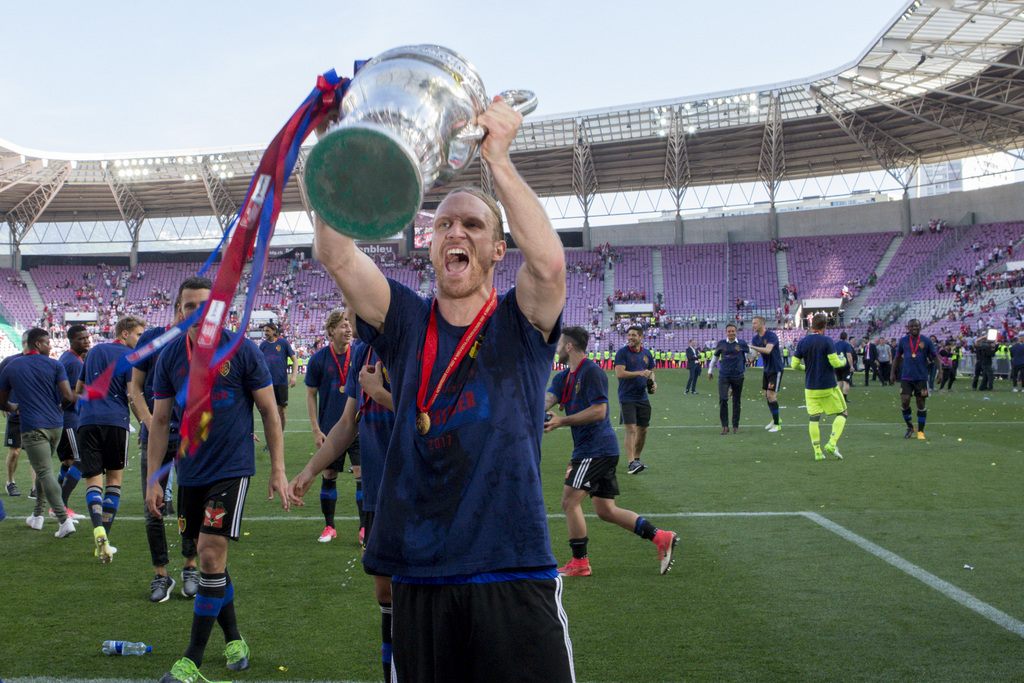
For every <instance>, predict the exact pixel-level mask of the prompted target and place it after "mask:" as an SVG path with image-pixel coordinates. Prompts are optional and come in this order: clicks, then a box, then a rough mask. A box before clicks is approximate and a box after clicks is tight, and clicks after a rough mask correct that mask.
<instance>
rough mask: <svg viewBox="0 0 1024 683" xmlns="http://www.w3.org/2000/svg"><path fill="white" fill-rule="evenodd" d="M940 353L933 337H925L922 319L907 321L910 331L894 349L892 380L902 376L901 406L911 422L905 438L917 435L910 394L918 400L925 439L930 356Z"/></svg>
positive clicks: (919, 434) (919, 428) (919, 431)
mask: <svg viewBox="0 0 1024 683" xmlns="http://www.w3.org/2000/svg"><path fill="white" fill-rule="evenodd" d="M938 353H939V351H938V349H936V348H935V345H934V344H932V340H931V339H929V338H928V337H922V336H921V322H920V321H919V320H918V319H917V318H914V319H913V320H911V321H910V322H908V323H907V334H905V335H904V336H903V337H902V338H900V341H899V343H897V344H896V351H895V352H894V356H895V357H894V358H893V364H892V374H891V375H890V377H889V381H890V382H892V383H893V384H895V383H896V378H897V377H899V378H900V407H901V408H902V409H903V421H904V422H906V423H907V433H906V434H904V435H903V438H904V439H913V438H914V425H913V424H911V422H910V397H911V396H913V397H915V398H916V399H917V438H918V439H921V440H924V438H925V436H924V425H925V422H926V421H927V420H928V408H927V401H928V359H929V358H931V357H934V356H936V355H937V354H938Z"/></svg>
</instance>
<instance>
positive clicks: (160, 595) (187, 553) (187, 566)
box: [130, 277, 213, 602]
mask: <svg viewBox="0 0 1024 683" xmlns="http://www.w3.org/2000/svg"><path fill="white" fill-rule="evenodd" d="M212 286H213V283H212V282H210V280H209V279H208V278H204V277H192V278H188V279H187V280H185V281H184V282H182V283H181V285H180V286H179V287H178V296H177V298H176V299H175V300H174V317H173V319H172V320H171V327H173V326H175V325H177V324H178V323H180V322H181V321H182V320H183V319H184V318H182V317H181V313H182V312H181V293H182V291H184V290H185V289H210V288H211V287H212ZM166 331H167V328H166V327H163V326H158V327H153V328H151V329H148V330H146V331H145V332H144V333H143V334H142V336H141V337H139V341H138V344H136V346H145V345H146V344H148V343H149V342H150V341H151V340H153V339H156V338H157V337H159V336H160V335H161V334H163V333H164V332H166ZM159 356H160V354H159V353H155V354H153V355H151V356H149V357H148V358H144V359H143V360H141V361H140V362H139V363H138V364H137V365H136V366H135V367H134V368H132V380H131V392H130V393H131V396H130V398H131V401H132V406H133V408H134V409H135V414H136V415H138V416H139V424H140V425H141V428H140V429H139V460H140V462H141V465H142V467H141V468H140V469H141V470H142V501H143V513H144V515H145V517H146V542H147V543H148V545H149V556H150V559H151V560H152V563H153V571H154V573H155V576H154V578H153V580H152V581H151V582H150V584H149V601H150V602H166V601H167V600H168V599H169V598H170V597H171V591H173V590H174V586H175V581H174V579H173V578H171V577H170V575H168V573H167V565H168V564H170V561H171V558H170V554H169V552H168V548H167V531H166V530H165V529H164V521H163V520H162V519H160V518H159V517H157V516H156V515H154V514H153V513H151V512H150V511H149V508H148V507H147V506H146V504H145V501H146V491H147V490H148V489H149V472H150V470H149V455H148V453H149V425H150V423H151V422H152V420H153V375H154V372H153V368H154V367H155V365H156V361H157V359H158V358H159ZM180 415H181V413H180V411H178V410H174V411H172V414H171V423H170V425H169V427H168V437H167V450H166V451H165V452H164V458H163V461H162V462H161V467H163V466H164V465H167V464H168V463H169V462H171V461H172V460H174V456H175V455H177V453H178V443H179V438H180V436H179V434H178V428H179V426H180V419H181V418H180ZM169 475H170V473H169V472H168V474H166V475H164V476H162V477H161V478H160V483H161V484H162V485H163V486H164V487H165V488H166V486H167V481H168V479H169ZM181 554H182V556H183V558H184V563H183V566H182V569H181V594H182V595H183V596H184V597H186V598H194V597H195V596H196V593H198V592H199V568H198V567H197V566H196V558H197V556H198V551H197V550H196V543H195V541H194V540H192V539H191V538H189V537H188V536H182V537H181Z"/></svg>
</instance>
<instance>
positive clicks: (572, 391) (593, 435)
mask: <svg viewBox="0 0 1024 683" xmlns="http://www.w3.org/2000/svg"><path fill="white" fill-rule="evenodd" d="M570 374H572V378H571V382H572V385H571V386H569V387H566V385H565V384H566V381H569V380H570ZM548 393H550V394H554V395H555V396H556V397H557V398H558V402H559V403H561V404H562V407H563V408H564V409H565V414H566V415H575V414H576V413H578V412H580V411H581V410H585V409H587V408H589V407H590V406H592V405H594V404H596V403H604V404H605V405H607V404H608V375H606V374H605V372H604V370H602V369H601V368H599V367H598V366H597V363H595V362H594V361H591V360H587V359H586V358H584V359H583V360H582V361H581V362H580V365H579V367H578V368H577V370H576V371H575V372H574V373H570V372H569V369H568V368H566V369H565V370H562V371H561V372H560V373H558V374H557V375H555V377H554V379H552V380H551V386H550V387H549V388H548ZM563 398H565V399H566V400H565V402H564V403H563V402H562V399H563ZM610 414H611V411H610V410H609V411H607V412H606V413H605V416H604V419H603V420H599V421H598V422H591V423H589V424H585V425H576V426H573V427H570V429H571V430H572V444H573V449H572V459H573V460H584V459H586V458H607V457H618V456H619V440H618V438H616V436H615V430H614V429H612V422H611V417H610Z"/></svg>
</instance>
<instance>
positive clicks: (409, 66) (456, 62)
mask: <svg viewBox="0 0 1024 683" xmlns="http://www.w3.org/2000/svg"><path fill="white" fill-rule="evenodd" d="M501 97H502V98H503V99H504V100H505V101H506V102H508V103H509V104H510V105H511V106H512V107H514V108H515V109H516V110H517V111H519V112H521V113H523V114H529V113H530V112H531V111H533V110H534V109H536V108H537V98H536V96H535V95H534V94H533V93H532V92H530V91H529V90H509V91H506V92H503V93H502V94H501ZM490 102H491V101H490V98H488V97H487V92H486V91H485V90H484V85H483V82H482V81H481V80H480V76H479V74H477V72H476V69H474V68H473V65H471V64H470V63H469V62H467V61H466V60H465V59H463V58H462V57H461V56H459V55H458V54H456V53H455V52H453V51H451V50H449V49H447V48H444V47H440V46H437V45H410V46H406V47H398V48H395V49H393V50H388V51H387V52H385V53H383V54H381V55H379V56H377V57H375V58H374V59H372V60H370V61H369V62H367V63H366V64H365V65H363V67H362V68H361V69H359V71H358V72H357V73H356V74H355V76H354V77H353V78H352V81H351V82H350V83H349V85H348V90H347V91H346V93H345V97H344V98H343V99H342V101H341V108H340V115H341V120H340V121H339V122H338V123H337V124H335V125H334V126H333V127H332V128H331V129H330V131H329V132H328V134H327V135H325V136H324V137H323V138H322V139H321V140H320V141H319V142H318V143H317V144H316V146H315V147H313V150H312V151H311V152H310V154H309V158H308V159H307V160H306V190H307V193H308V195H309V202H310V204H311V205H312V207H313V210H314V211H315V212H316V214H317V215H318V216H319V217H320V219H321V220H323V221H324V222H325V223H327V224H328V225H330V226H331V227H332V228H334V229H335V230H337V231H339V232H341V233H344V234H346V235H349V236H351V237H356V238H359V239H384V238H387V237H391V236H393V235H395V234H397V233H399V232H401V231H402V230H404V229H405V228H406V227H408V226H409V225H411V224H412V222H413V218H415V216H416V212H417V211H418V210H419V208H420V205H421V204H422V203H423V196H424V194H425V193H426V192H428V191H429V190H431V189H433V188H435V187H439V186H441V185H444V184H445V183H447V182H448V181H450V180H451V179H452V178H454V177H455V176H456V175H458V173H459V172H460V171H462V170H463V169H464V168H466V166H468V165H469V164H470V162H471V161H472V160H473V157H474V156H476V153H477V151H478V150H479V148H480V141H481V140H482V139H483V137H484V135H485V134H486V131H485V130H484V129H483V128H481V127H480V126H478V125H477V124H476V118H477V116H479V115H480V114H482V113H483V112H484V110H486V109H487V107H488V106H489V105H490Z"/></svg>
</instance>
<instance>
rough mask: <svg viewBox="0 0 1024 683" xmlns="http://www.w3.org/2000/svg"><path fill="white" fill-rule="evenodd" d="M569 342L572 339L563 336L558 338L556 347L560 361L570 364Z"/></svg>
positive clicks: (563, 363)
mask: <svg viewBox="0 0 1024 683" xmlns="http://www.w3.org/2000/svg"><path fill="white" fill-rule="evenodd" d="M569 344H570V341H569V339H567V338H566V337H564V336H562V337H559V338H558V346H557V347H555V354H557V356H558V362H559V363H561V364H562V365H568V364H569Z"/></svg>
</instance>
